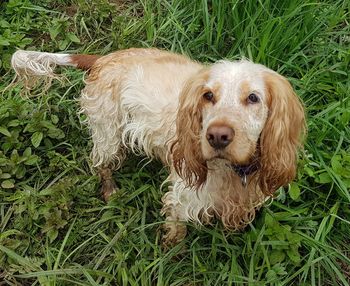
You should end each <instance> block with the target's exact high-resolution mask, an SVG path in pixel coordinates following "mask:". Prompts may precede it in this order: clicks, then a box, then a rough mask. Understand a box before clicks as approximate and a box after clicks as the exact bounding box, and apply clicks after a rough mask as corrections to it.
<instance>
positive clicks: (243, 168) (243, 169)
mask: <svg viewBox="0 0 350 286" xmlns="http://www.w3.org/2000/svg"><path fill="white" fill-rule="evenodd" d="M231 168H232V170H233V171H234V172H235V173H236V174H237V175H238V176H239V177H240V178H241V183H242V186H243V187H245V186H246V185H247V176H249V175H251V174H253V173H255V172H256V171H257V170H258V169H259V166H258V164H251V165H231Z"/></svg>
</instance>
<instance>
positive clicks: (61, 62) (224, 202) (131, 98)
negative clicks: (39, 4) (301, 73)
mask: <svg viewBox="0 0 350 286" xmlns="http://www.w3.org/2000/svg"><path fill="white" fill-rule="evenodd" d="M56 66H72V67H75V68H78V69H82V70H86V71H87V73H88V76H87V79H86V86H85V88H84V89H83V90H82V93H81V98H80V106H81V111H82V112H83V113H85V114H86V116H87V122H88V126H89V128H90V130H91V137H92V141H93V148H92V152H91V160H92V164H93V166H94V168H96V170H97V171H98V173H99V174H100V177H101V182H102V193H103V196H104V198H105V199H108V198H109V196H110V195H111V194H112V193H114V192H116V191H117V187H116V184H115V182H114V180H113V178H112V171H113V170H117V169H119V168H120V167H121V166H122V164H123V161H124V160H125V157H126V155H127V153H128V152H130V151H131V152H134V153H136V154H143V155H146V156H148V157H150V158H158V159H160V160H161V161H162V163H163V164H164V165H165V166H167V167H168V169H169V173H170V175H169V177H168V178H167V180H166V181H167V182H169V183H170V186H169V190H168V192H166V193H165V194H164V195H163V197H162V202H163V208H162V210H161V212H162V214H164V215H165V220H166V221H165V229H166V233H165V234H164V237H163V238H164V243H165V244H166V245H171V244H175V243H178V242H179V241H181V240H182V239H183V238H184V237H185V235H186V222H189V221H193V222H197V223H210V222H211V220H212V219H213V218H214V217H216V218H218V219H219V220H221V221H222V223H223V225H224V226H225V228H227V229H229V230H241V229H243V228H244V227H245V226H246V225H247V224H249V223H250V222H252V220H253V219H254V217H255V213H256V211H257V210H258V209H259V208H260V207H261V205H262V204H263V203H264V202H265V201H266V199H268V198H269V197H271V196H272V195H273V193H274V192H275V191H276V190H278V189H279V188H280V187H281V186H285V185H287V184H288V183H289V182H291V181H292V180H293V179H294V177H295V175H296V167H297V152H298V150H299V148H301V147H302V141H303V137H304V135H305V112H304V107H303V104H302V102H301V100H300V99H299V98H298V96H297V95H296V94H295V92H294V91H293V88H292V86H291V84H290V83H289V82H288V80H287V79H286V78H284V77H283V76H281V75H279V74H278V73H277V72H274V71H272V70H271V69H269V68H267V67H265V66H263V65H260V64H255V63H252V62H250V61H248V60H239V61H227V60H222V61H218V62H216V63H214V64H211V65H204V64H202V63H199V62H196V61H193V60H191V59H190V58H188V57H187V56H184V55H180V54H175V53H171V52H167V51H162V50H158V49H143V48H132V49H127V50H120V51H117V52H114V53H111V54H108V55H106V56H98V55H79V54H77V55H70V54H57V53H44V52H34V51H22V50H19V51H17V52H15V53H14V55H13V57H12V67H13V69H14V70H15V72H16V75H17V77H18V78H19V79H22V80H24V82H25V85H26V86H28V85H30V83H32V81H33V80H34V78H36V77H40V76H44V77H47V78H49V79H52V78H55V77H56V75H55V74H54V68H55V67H56Z"/></svg>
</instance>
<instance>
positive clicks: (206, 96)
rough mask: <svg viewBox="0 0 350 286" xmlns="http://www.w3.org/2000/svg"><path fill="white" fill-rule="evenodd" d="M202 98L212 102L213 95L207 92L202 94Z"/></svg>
mask: <svg viewBox="0 0 350 286" xmlns="http://www.w3.org/2000/svg"><path fill="white" fill-rule="evenodd" d="M203 97H204V98H205V99H206V100H208V101H213V99H214V94H213V93H212V92H211V91H208V92H206V93H204V94H203Z"/></svg>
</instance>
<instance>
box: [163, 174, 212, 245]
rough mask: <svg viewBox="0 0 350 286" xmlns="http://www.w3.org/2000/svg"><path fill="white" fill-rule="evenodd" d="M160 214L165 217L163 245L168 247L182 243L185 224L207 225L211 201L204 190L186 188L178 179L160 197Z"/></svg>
mask: <svg viewBox="0 0 350 286" xmlns="http://www.w3.org/2000/svg"><path fill="white" fill-rule="evenodd" d="M162 202H163V208H162V214H163V215H165V217H166V218H165V220H166V222H165V225H164V228H165V234H164V236H163V244H164V245H165V246H166V247H168V246H171V245H174V244H177V243H179V242H180V241H182V240H183V239H184V238H185V236H186V232H187V228H186V222H188V221H193V222H195V223H199V224H202V223H209V222H210V219H211V217H212V216H213V215H212V210H213V208H212V200H211V197H210V195H209V193H208V192H207V190H206V189H205V188H203V189H202V190H200V191H198V192H197V191H196V190H194V189H192V188H189V187H186V186H185V184H184V182H183V181H182V180H181V179H180V178H178V179H177V180H176V181H174V185H173V186H170V187H169V191H168V192H167V193H166V194H165V195H164V196H163V197H162Z"/></svg>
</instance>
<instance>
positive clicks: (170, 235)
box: [162, 221, 187, 249]
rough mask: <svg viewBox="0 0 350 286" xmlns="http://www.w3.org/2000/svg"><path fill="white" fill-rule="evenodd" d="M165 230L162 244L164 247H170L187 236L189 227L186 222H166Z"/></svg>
mask: <svg viewBox="0 0 350 286" xmlns="http://www.w3.org/2000/svg"><path fill="white" fill-rule="evenodd" d="M164 232H165V233H164V235H163V238H162V245H163V248H164V249H169V248H171V247H172V246H174V245H176V244H178V243H180V242H181V241H182V240H183V239H184V238H185V236H186V233H187V227H186V225H185V223H184V222H179V221H178V222H166V223H165V224H164Z"/></svg>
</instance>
